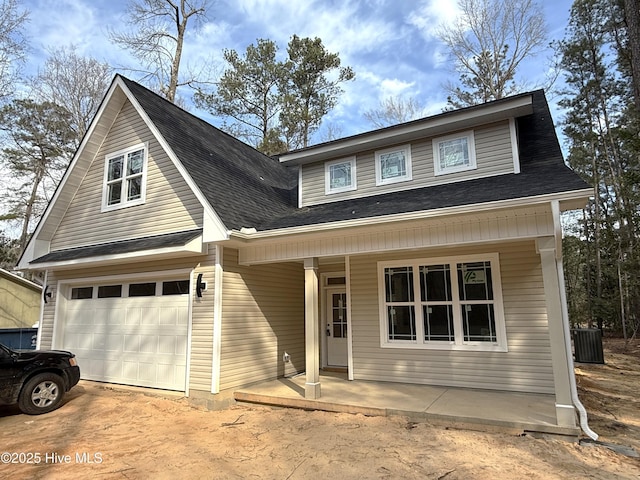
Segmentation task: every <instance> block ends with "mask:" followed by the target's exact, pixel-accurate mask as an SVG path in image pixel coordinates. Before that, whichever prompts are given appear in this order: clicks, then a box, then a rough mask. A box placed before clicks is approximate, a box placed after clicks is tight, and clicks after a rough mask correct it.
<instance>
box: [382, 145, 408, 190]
mask: <svg viewBox="0 0 640 480" xmlns="http://www.w3.org/2000/svg"><path fill="white" fill-rule="evenodd" d="M408 180H411V146H410V145H404V146H402V147H394V148H387V149H385V150H379V151H377V152H376V185H387V184H389V183H396V182H406V181H408Z"/></svg>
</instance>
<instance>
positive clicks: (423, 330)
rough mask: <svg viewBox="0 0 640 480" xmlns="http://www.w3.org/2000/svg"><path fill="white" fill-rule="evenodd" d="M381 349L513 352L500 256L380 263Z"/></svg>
mask: <svg viewBox="0 0 640 480" xmlns="http://www.w3.org/2000/svg"><path fill="white" fill-rule="evenodd" d="M378 277H379V278H378V280H379V284H380V288H379V295H380V333H381V346H382V347H393V348H432V349H450V350H465V349H469V350H497V351H507V344H506V330H505V324H504V314H503V306H502V293H501V292H502V286H501V284H500V266H499V264H498V255H497V254H489V255H483V256H480V257H454V258H444V259H425V260H411V261H408V262H380V263H379V264H378Z"/></svg>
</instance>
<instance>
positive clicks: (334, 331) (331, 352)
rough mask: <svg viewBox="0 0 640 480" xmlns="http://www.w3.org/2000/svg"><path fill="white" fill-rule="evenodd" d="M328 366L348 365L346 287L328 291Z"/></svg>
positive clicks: (326, 322)
mask: <svg viewBox="0 0 640 480" xmlns="http://www.w3.org/2000/svg"><path fill="white" fill-rule="evenodd" d="M326 312H327V314H326V319H325V320H326V321H325V324H326V334H327V366H329V367H346V366H347V363H348V362H347V360H348V355H347V321H348V319H347V293H346V291H345V290H344V289H340V290H335V289H332V290H328V291H327V309H326Z"/></svg>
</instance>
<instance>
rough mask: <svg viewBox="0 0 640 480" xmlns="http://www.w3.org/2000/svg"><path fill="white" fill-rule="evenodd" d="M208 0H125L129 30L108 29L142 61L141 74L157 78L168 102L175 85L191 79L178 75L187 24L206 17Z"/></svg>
mask: <svg viewBox="0 0 640 480" xmlns="http://www.w3.org/2000/svg"><path fill="white" fill-rule="evenodd" d="M208 4H209V0H129V4H128V7H127V23H128V24H130V25H132V28H133V30H131V31H129V32H124V33H117V32H115V31H113V30H110V31H109V37H110V38H111V40H112V41H113V42H115V43H116V44H118V45H120V46H122V47H123V48H125V49H127V50H129V51H130V52H131V53H132V54H133V55H134V56H135V57H136V58H137V59H138V60H140V61H141V62H142V64H143V65H144V68H145V69H146V70H145V71H144V74H145V78H146V79H153V80H154V81H155V82H157V89H158V90H159V91H160V93H162V94H163V95H164V96H165V97H166V98H167V100H169V101H170V102H175V101H176V91H177V89H178V87H179V86H181V85H186V84H190V83H193V82H194V81H195V78H193V77H190V78H187V79H182V78H181V76H180V62H181V60H182V53H183V49H184V40H185V34H186V32H187V25H188V23H189V21H190V20H191V19H193V21H194V22H195V23H196V26H197V21H198V20H202V19H204V18H205V17H206V13H207V8H208Z"/></svg>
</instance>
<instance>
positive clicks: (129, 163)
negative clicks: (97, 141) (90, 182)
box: [102, 144, 147, 211]
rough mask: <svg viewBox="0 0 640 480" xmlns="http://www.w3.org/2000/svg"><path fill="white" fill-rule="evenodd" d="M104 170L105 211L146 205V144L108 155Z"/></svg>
mask: <svg viewBox="0 0 640 480" xmlns="http://www.w3.org/2000/svg"><path fill="white" fill-rule="evenodd" d="M104 170H105V171H104V184H103V193H102V210H103V211H107V210H115V209H118V208H123V207H128V206H131V205H140V204H142V203H144V201H145V193H146V174H147V145H146V144H140V145H136V146H134V147H131V148H128V149H126V150H121V151H119V152H116V153H113V154H110V155H107V156H106V157H105V166H104Z"/></svg>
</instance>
